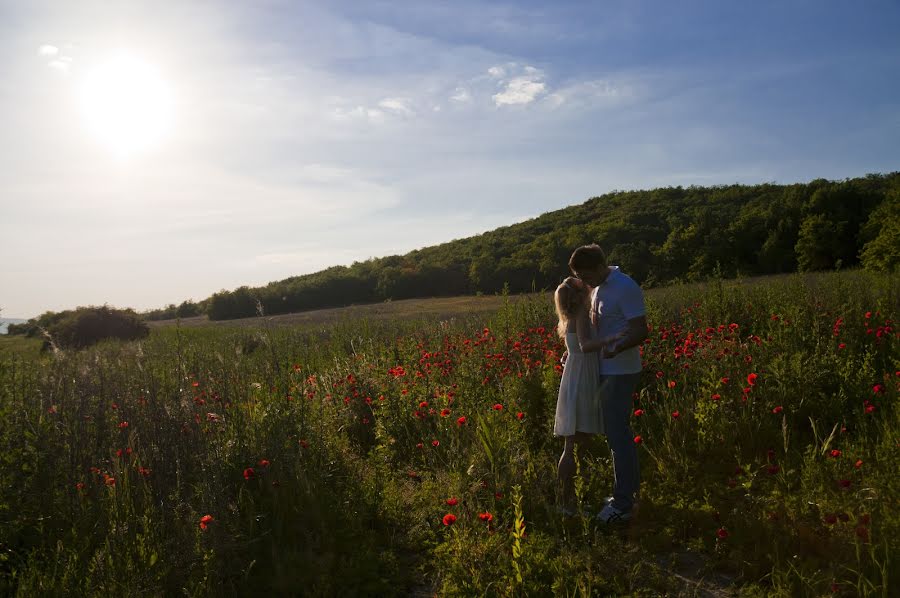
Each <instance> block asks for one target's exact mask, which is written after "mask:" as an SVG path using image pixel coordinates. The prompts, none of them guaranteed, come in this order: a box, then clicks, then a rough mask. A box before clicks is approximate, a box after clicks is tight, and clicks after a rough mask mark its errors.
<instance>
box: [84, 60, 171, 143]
mask: <svg viewBox="0 0 900 598" xmlns="http://www.w3.org/2000/svg"><path fill="white" fill-rule="evenodd" d="M80 99H81V109H82V113H83V116H84V120H85V124H86V126H87V128H88V130H89V131H90V132H91V134H92V135H93V136H94V137H95V138H96V139H97V140H98V141H100V142H101V143H102V144H103V145H105V146H106V147H107V148H108V149H110V150H111V151H112V152H113V153H114V154H116V155H117V156H119V157H129V156H131V155H133V154H136V153H139V152H141V151H144V150H148V149H150V148H152V147H155V146H157V145H158V144H159V142H160V141H162V140H163V139H164V138H165V137H166V135H167V134H168V132H169V129H170V127H171V120H172V97H171V92H170V89H169V86H168V85H167V84H166V82H165V80H164V79H163V78H162V77H161V76H160V74H159V72H158V71H157V70H156V69H155V68H154V67H153V66H152V65H150V64H149V63H147V62H144V61H142V60H140V59H138V58H136V57H134V56H131V55H128V54H120V55H118V56H115V57H114V58H112V59H110V60H109V61H107V62H104V63H102V64H100V65H99V66H97V67H95V68H94V69H93V70H92V71H90V72H89V73H88V75H87V76H86V77H85V79H84V84H83V86H82V88H81V98H80Z"/></svg>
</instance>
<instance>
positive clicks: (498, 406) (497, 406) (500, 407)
mask: <svg viewBox="0 0 900 598" xmlns="http://www.w3.org/2000/svg"><path fill="white" fill-rule="evenodd" d="M492 409H493V410H494V411H503V405H501V404H500V403H496V404H494V406H493V407H492Z"/></svg>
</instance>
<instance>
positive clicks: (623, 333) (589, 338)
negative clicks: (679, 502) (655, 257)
mask: <svg viewBox="0 0 900 598" xmlns="http://www.w3.org/2000/svg"><path fill="white" fill-rule="evenodd" d="M569 270H571V272H572V274H574V276H570V277H568V278H566V279H565V280H564V281H563V283H562V284H560V285H559V287H558V288H557V289H556V293H555V297H554V299H555V302H556V313H557V315H558V316H559V329H558V330H559V335H560V337H561V338H563V339H565V343H566V351H567V355H568V356H567V357H566V359H565V369H564V370H563V375H562V380H561V381H560V387H559V398H558V400H557V403H556V422H555V424H554V428H553V434H554V435H555V436H562V437H564V438H565V448H564V449H563V454H562V457H561V458H560V460H559V467H558V470H557V472H558V476H559V481H560V482H561V484H562V507H561V510H562V512H563V513H565V514H574V512H575V504H574V502H575V501H574V496H573V494H574V492H573V477H574V475H575V455H574V449H575V444H576V443H577V444H578V445H579V447H580V448H586V445H587V444H588V443H589V442H590V440H591V438H592V436H593V435H594V434H600V433H603V434H606V440H607V442H608V444H609V449H610V451H611V452H612V458H613V469H614V472H615V486H614V489H613V495H612V496H611V497H609V498H608V499H607V500H606V503H605V504H604V506H603V509H602V510H601V511H600V513H599V514H597V519H598V520H599V521H601V522H602V523H605V524H611V523H616V522H624V521H627V520H629V519H630V518H631V515H632V508H633V507H634V504H635V501H636V500H637V496H638V484H639V481H640V480H639V469H638V455H637V446H636V445H635V440H634V436H633V434H632V432H631V428H630V427H629V419H630V417H631V407H632V393H634V392H635V389H636V388H637V384H638V379H639V378H640V372H641V355H640V349H639V346H640V345H641V343H643V341H644V339H646V338H647V318H646V311H645V308H644V294H643V292H642V291H641V287H640V286H638V284H637V283H636V282H635V281H634V280H632V279H631V277H629V276H628V275H626V274H625V273H623V272H622V271H621V270H619V267H618V266H609V265H607V263H606V255H605V254H604V253H603V250H602V249H600V247H599V246H598V245H584V246H582V247H579V248H578V249H576V250H575V252H574V253H573V254H572V257H571V258H570V259H569Z"/></svg>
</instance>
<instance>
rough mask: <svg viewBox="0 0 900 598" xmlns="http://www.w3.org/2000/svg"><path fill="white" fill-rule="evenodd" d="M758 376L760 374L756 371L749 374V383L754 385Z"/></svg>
mask: <svg viewBox="0 0 900 598" xmlns="http://www.w3.org/2000/svg"><path fill="white" fill-rule="evenodd" d="M757 378H759V376H758V375H756V374H755V373H750V374H747V384H749V385H750V386H753V385H754V384H756V379H757Z"/></svg>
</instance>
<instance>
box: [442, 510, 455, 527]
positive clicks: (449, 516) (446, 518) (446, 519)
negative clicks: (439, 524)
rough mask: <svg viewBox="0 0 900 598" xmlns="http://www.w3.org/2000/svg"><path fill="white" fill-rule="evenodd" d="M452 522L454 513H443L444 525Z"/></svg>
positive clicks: (453, 521)
mask: <svg viewBox="0 0 900 598" xmlns="http://www.w3.org/2000/svg"><path fill="white" fill-rule="evenodd" d="M454 523H456V515H454V514H453V513H447V514H446V515H444V525H448V526H449V525H453V524H454Z"/></svg>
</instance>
